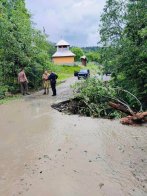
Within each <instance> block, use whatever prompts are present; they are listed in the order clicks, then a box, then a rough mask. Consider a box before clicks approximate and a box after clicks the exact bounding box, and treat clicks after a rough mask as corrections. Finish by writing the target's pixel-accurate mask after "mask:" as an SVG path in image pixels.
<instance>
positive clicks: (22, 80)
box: [18, 68, 29, 95]
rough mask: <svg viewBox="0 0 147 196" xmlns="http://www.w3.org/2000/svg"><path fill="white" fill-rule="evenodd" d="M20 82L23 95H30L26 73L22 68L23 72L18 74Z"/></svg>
mask: <svg viewBox="0 0 147 196" xmlns="http://www.w3.org/2000/svg"><path fill="white" fill-rule="evenodd" d="M18 82H19V83H20V87H21V94H22V95H29V93H28V79H27V77H26V74H25V72H24V68H21V71H20V72H19V74H18Z"/></svg>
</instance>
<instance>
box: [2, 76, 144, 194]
mask: <svg viewBox="0 0 147 196" xmlns="http://www.w3.org/2000/svg"><path fill="white" fill-rule="evenodd" d="M72 81H73V80H71V79H70V80H69V81H68V82H66V83H63V84H61V85H60V86H59V87H58V94H60V95H58V96H57V97H52V96H51V95H49V96H43V95H42V92H38V93H36V94H34V95H31V96H28V97H25V98H24V99H22V100H18V101H13V102H11V103H9V104H6V105H1V106H0V195H1V196H18V195H22V196H127V195H132V196H145V195H147V142H146V141H147V128H146V127H129V126H123V125H121V124H120V123H119V121H117V120H115V121H110V120H105V119H91V118H87V117H79V116H73V115H65V114H62V113H59V112H58V111H55V110H53V109H52V108H51V106H50V105H51V103H53V102H56V101H58V100H62V99H65V97H66V96H67V94H68V88H69V83H72ZM50 94H51V93H50Z"/></svg>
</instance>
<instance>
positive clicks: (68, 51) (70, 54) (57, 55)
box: [52, 50, 76, 57]
mask: <svg viewBox="0 0 147 196" xmlns="http://www.w3.org/2000/svg"><path fill="white" fill-rule="evenodd" d="M68 56H76V55H75V54H74V53H72V52H71V51H70V50H67V51H62V52H61V51H57V52H55V54H53V56H52V57H68Z"/></svg>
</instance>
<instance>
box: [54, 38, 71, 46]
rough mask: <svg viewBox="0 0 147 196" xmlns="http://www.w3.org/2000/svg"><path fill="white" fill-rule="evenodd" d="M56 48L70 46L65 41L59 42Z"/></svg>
mask: <svg viewBox="0 0 147 196" xmlns="http://www.w3.org/2000/svg"><path fill="white" fill-rule="evenodd" d="M56 46H70V44H69V43H68V42H66V41H65V40H63V39H62V40H60V41H59V42H58V43H57V44H56Z"/></svg>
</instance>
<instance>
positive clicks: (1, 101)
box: [0, 95, 21, 105]
mask: <svg viewBox="0 0 147 196" xmlns="http://www.w3.org/2000/svg"><path fill="white" fill-rule="evenodd" d="M20 98H21V96H20V95H13V96H12V97H5V98H4V99H0V105H2V104H6V103H9V102H11V101H14V100H18V99H20Z"/></svg>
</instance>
